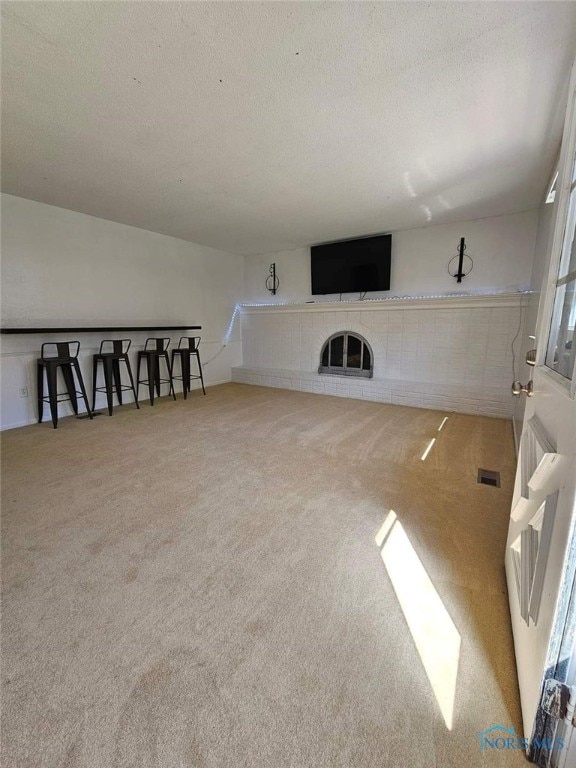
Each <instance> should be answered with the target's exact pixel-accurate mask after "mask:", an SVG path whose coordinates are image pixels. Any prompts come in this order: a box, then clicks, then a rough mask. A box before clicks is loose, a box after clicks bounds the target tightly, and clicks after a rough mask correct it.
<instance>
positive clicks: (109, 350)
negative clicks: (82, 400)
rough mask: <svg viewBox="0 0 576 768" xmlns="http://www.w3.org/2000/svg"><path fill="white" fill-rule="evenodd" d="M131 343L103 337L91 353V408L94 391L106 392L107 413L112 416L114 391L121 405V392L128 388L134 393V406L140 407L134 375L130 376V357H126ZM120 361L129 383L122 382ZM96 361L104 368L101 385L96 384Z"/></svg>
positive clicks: (93, 404)
mask: <svg viewBox="0 0 576 768" xmlns="http://www.w3.org/2000/svg"><path fill="white" fill-rule="evenodd" d="M131 344H132V341H131V340H130V339H104V340H103V341H101V342H100V350H99V351H98V352H97V353H96V354H94V355H92V410H94V408H95V407H96V393H97V392H106V400H107V403H108V415H109V416H112V412H113V409H114V406H113V400H114V393H116V397H117V399H118V403H119V404H120V405H122V392H127V391H128V390H130V391H131V392H132V393H133V395H134V402H135V404H136V408H138V409H139V408H140V405H139V403H138V392H137V391H136V387H135V386H134V377H133V376H132V368H131V366H130V358H129V357H128V350H129V349H130V346H131ZM121 362H122V363H124V364H125V365H126V370H127V372H128V378H129V379H130V384H129V385H125V384H122V377H121V374H120V363H121ZM98 363H102V367H103V369H104V386H103V387H97V386H96V382H97V378H98Z"/></svg>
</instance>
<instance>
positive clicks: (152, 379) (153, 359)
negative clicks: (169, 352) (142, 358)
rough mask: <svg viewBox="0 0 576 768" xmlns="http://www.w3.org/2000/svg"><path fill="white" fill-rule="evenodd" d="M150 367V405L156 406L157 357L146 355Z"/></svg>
mask: <svg viewBox="0 0 576 768" xmlns="http://www.w3.org/2000/svg"><path fill="white" fill-rule="evenodd" d="M146 363H147V366H148V393H149V395H150V405H154V382H155V380H156V355H151V354H150V355H146Z"/></svg>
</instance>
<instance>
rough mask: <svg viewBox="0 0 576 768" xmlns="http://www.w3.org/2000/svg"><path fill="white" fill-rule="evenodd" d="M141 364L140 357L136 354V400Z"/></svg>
mask: <svg viewBox="0 0 576 768" xmlns="http://www.w3.org/2000/svg"><path fill="white" fill-rule="evenodd" d="M141 362H142V355H141V354H140V352H138V359H137V361H136V400H138V393H139V392H140V364H141Z"/></svg>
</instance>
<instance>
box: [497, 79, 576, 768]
mask: <svg viewBox="0 0 576 768" xmlns="http://www.w3.org/2000/svg"><path fill="white" fill-rule="evenodd" d="M575 85H576V76H575V70H573V72H572V79H571V83H570V91H569V99H568V108H567V115H566V123H565V128H564V136H563V142H562V150H561V156H560V166H559V168H560V176H559V182H558V193H557V197H558V199H557V202H556V204H555V207H556V214H555V215H556V221H555V224H554V227H553V232H552V238H551V242H550V244H549V253H550V269H549V273H548V275H547V279H546V282H545V284H544V285H543V286H542V291H541V302H540V308H539V315H538V329H537V334H536V345H537V356H536V366H535V367H534V368H533V369H532V373H533V376H532V380H531V381H530V382H526V384H525V386H524V387H523V391H522V392H521V393H520V394H519V396H520V397H526V396H527V399H526V408H525V412H524V419H523V428H522V434H521V437H520V441H519V443H520V444H519V453H518V469H517V474H516V483H515V489H514V497H513V502H512V508H511V515H510V526H509V535H508V541H507V547H506V558H505V562H506V575H507V580H508V592H509V600H510V614H511V618H512V629H513V633H514V646H515V652H516V664H517V670H518V681H519V687H520V699H521V705H522V716H523V723H524V736H525V738H527V739H530V740H531V742H532V743H531V748H530V750H529V757H530V759H532V760H533V761H534V762H536V763H537V764H538V765H541V766H549V765H551V766H552V765H561V764H562V763H561V762H560V761H561V760H563V761H564V764H565V765H566V766H569V765H570V763H568V762H566V760H567V759H568V748H567V747H565V748H564V749H561V748H560V747H558V745H556V747H557V748H556V749H553V746H554V743H553V740H554V738H556V737H558V738H561V743H563V740H564V739H565V740H566V741H568V740H569V738H570V736H571V730H569V727H568V725H567V724H566V723H565V722H564V721H562V719H559V718H555V717H553V716H552V715H551V714H550V713H549V710H550V706H549V702H548V703H546V700H545V697H543V692H544V688H545V685H546V680H547V679H548V678H550V679H556V680H558V681H560V682H563V683H565V684H570V683H571V682H572V679H573V678H574V677H576V670H574V668H573V667H574V664H573V662H572V659H573V658H574V623H573V622H574V620H575V616H576V595H574V594H573V589H572V588H573V584H574V573H575V570H576V538H575V535H574V530H575V521H576V508H575V499H576V400H575V398H574V395H575V389H576V370H575V358H576V335H575V325H576V240H575V237H574V233H575V224H576V166H575V145H576V142H575V136H576V117H575ZM518 389H519V386H518V382H516V391H518ZM575 693H576V691H575ZM545 707H548V709H546V708H545ZM570 728H571V726H570ZM550 738H551V739H552V742H551V744H552V746H550V745H549V744H548V742H547V741H546V739H550ZM542 744H543V745H544V746H542Z"/></svg>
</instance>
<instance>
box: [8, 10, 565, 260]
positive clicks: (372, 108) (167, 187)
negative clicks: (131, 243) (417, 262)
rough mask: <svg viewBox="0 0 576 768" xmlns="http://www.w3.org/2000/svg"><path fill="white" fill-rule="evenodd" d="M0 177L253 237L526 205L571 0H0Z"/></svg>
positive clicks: (238, 239) (241, 241) (99, 204)
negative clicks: (0, 36) (0, 73)
mask: <svg viewBox="0 0 576 768" xmlns="http://www.w3.org/2000/svg"><path fill="white" fill-rule="evenodd" d="M2 18H3V51H2V52H3V62H4V64H3V82H2V87H3V104H2V107H3V114H2V118H3V122H2V154H3V166H2V168H3V185H2V186H3V190H4V191H5V192H9V193H11V194H14V195H19V196H21V197H26V198H31V199H33V200H40V201H42V202H45V203H49V204H51V205H57V206H61V207H63V208H70V209H72V210H75V211H82V212H84V213H89V214H92V215H94V216H99V217H102V218H105V219H111V220H113V221H119V222H123V223H125V224H132V225H134V226H137V227H143V228H145V229H150V230H153V231H155V232H161V233H165V234H168V235H174V236H176V237H181V238H184V239H186V240H191V241H195V242H198V243H203V244H206V245H211V246H214V247H217V248H222V249H225V250H229V251H233V252H237V253H261V252H266V251H274V250H282V249H289V248H295V247H298V246H301V245H305V244H309V243H315V242H321V241H324V240H335V239H339V238H344V237H353V236H355V235H363V234H369V233H373V232H381V231H393V230H397V229H407V228H412V227H419V226H424V225H426V224H428V223H432V224H434V223H440V222H447V221H457V220H462V219H468V218H480V217H484V216H492V215H497V214H502V213H511V212H515V211H520V210H525V209H528V208H531V207H534V206H537V205H538V204H539V203H540V201H541V199H542V195H543V193H544V189H545V187H546V184H547V181H548V178H549V176H550V174H551V171H552V166H553V163H554V159H555V155H556V152H557V150H558V145H559V139H560V132H561V125H562V117H563V110H564V107H563V104H562V100H563V99H565V94H566V85H567V77H568V74H569V69H570V65H571V61H572V58H573V56H574V52H575V47H576V3H571V2H566V3H564V2H560V3H556V2H536V3H531V2H519V3H509V2H494V3H493V2H486V3H484V2H464V3H453V2H447V3H443V2H432V3H430V2H407V3H396V2H376V3H372V2H344V3H338V2H336V3H332V2H319V3H315V2H302V3H295V2H263V3H260V2H56V3H54V2H4V3H3V4H2Z"/></svg>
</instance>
